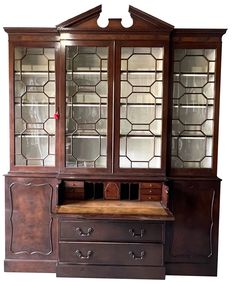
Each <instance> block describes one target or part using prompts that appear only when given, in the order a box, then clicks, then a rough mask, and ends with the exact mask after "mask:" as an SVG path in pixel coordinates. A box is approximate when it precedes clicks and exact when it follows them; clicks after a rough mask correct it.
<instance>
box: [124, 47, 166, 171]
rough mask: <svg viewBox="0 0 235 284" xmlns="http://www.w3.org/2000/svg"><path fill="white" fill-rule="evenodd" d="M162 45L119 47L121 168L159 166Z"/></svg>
mask: <svg viewBox="0 0 235 284" xmlns="http://www.w3.org/2000/svg"><path fill="white" fill-rule="evenodd" d="M163 51H164V50H163V48H161V47H159V48H150V47H148V48H146V47H128V48H126V47H124V48H122V49H121V66H122V68H121V69H122V70H121V94H120V103H121V108H120V118H121V120H120V158H119V166H120V167H121V168H160V167H161V135H162V98H163V82H162V80H163Z"/></svg>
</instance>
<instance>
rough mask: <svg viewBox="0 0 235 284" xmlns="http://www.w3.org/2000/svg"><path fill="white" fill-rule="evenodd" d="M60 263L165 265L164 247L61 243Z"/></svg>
mask: <svg viewBox="0 0 235 284" xmlns="http://www.w3.org/2000/svg"><path fill="white" fill-rule="evenodd" d="M59 261H60V262H70V263H90V264H109V265H153V266H159V265H163V245H161V244H141V243H130V244H125V243H84V242H83V243H77V242H60V244H59Z"/></svg>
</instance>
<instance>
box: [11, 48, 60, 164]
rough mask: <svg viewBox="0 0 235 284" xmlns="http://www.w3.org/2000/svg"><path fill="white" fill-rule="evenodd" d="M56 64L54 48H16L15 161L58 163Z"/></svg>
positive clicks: (22, 162) (21, 162)
mask: <svg viewBox="0 0 235 284" xmlns="http://www.w3.org/2000/svg"><path fill="white" fill-rule="evenodd" d="M54 66H55V49H54V48H22V47H17V48H15V64H14V67H15V68H14V73H15V92H14V95H15V165H21V166H22V165H28V166H55V120H54V118H53V114H54V112H55V67H54ZM52 141H53V142H52Z"/></svg>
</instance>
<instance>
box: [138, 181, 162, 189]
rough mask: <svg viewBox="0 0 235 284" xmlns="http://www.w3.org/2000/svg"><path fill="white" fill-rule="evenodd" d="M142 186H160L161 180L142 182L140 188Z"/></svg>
mask: <svg viewBox="0 0 235 284" xmlns="http://www.w3.org/2000/svg"><path fill="white" fill-rule="evenodd" d="M143 188H162V183H161V182H142V183H140V189H143Z"/></svg>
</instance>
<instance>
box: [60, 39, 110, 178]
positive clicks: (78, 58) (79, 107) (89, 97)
mask: <svg viewBox="0 0 235 284" xmlns="http://www.w3.org/2000/svg"><path fill="white" fill-rule="evenodd" d="M61 61H62V70H64V73H63V71H62V77H63V80H62V81H63V82H62V85H63V86H62V88H61V89H62V90H63V91H62V97H63V102H65V104H64V103H63V105H62V108H64V109H63V113H64V117H63V121H62V124H63V128H62V129H63V130H64V139H63V140H64V141H63V143H64V144H63V146H62V147H63V149H62V151H65V155H64V160H63V161H62V163H63V164H62V165H61V167H63V168H65V171H69V172H70V173H71V172H81V173H84V172H89V173H94V172H107V171H110V169H111V161H112V154H111V151H112V149H111V147H112V143H111V139H112V137H111V135H112V133H111V128H112V62H111V61H112V45H111V43H110V42H105V41H102V42H99V41H97V42H69V41H66V42H63V43H62V60H61ZM64 105H65V106H64Z"/></svg>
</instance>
